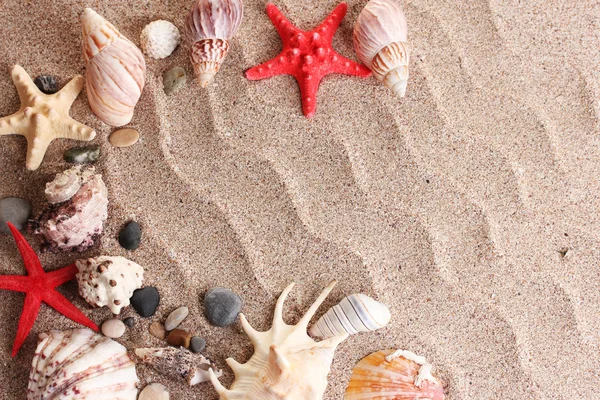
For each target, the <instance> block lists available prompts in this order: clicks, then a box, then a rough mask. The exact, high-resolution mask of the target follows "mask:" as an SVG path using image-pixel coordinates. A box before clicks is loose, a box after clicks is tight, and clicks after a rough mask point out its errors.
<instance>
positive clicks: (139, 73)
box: [81, 8, 146, 126]
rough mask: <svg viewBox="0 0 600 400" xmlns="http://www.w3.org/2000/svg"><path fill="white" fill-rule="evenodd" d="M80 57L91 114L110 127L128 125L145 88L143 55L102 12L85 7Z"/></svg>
mask: <svg viewBox="0 0 600 400" xmlns="http://www.w3.org/2000/svg"><path fill="white" fill-rule="evenodd" d="M81 24H82V26H83V57H84V59H85V62H86V68H87V71H86V74H85V82H86V90H87V96H88V101H89V103H90V107H91V108H92V111H94V114H96V116H97V117H98V118H100V119H101V120H102V121H103V122H105V123H106V124H108V125H111V126H123V125H126V124H128V123H129V122H130V121H131V118H132V117H133V110H134V108H135V106H136V104H137V102H138V100H139V99H140V96H141V95H142V90H144V82H145V80H146V62H145V60H144V55H143V54H142V52H141V51H140V49H138V48H137V47H136V46H135V45H134V44H133V43H131V41H130V40H129V39H127V38H126V37H125V36H123V35H122V34H121V33H120V32H119V31H118V30H117V28H115V27H114V26H113V25H112V24H111V23H110V22H108V21H107V20H105V19H104V18H103V17H102V16H101V15H99V14H98V13H97V12H95V11H94V10H92V9H91V8H86V9H85V11H84V13H83V17H82V21H81Z"/></svg>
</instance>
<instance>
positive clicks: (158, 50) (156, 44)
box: [140, 20, 181, 59]
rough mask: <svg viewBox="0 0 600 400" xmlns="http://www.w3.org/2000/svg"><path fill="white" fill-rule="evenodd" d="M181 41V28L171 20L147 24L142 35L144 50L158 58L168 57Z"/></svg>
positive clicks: (141, 41)
mask: <svg viewBox="0 0 600 400" xmlns="http://www.w3.org/2000/svg"><path fill="white" fill-rule="evenodd" d="M180 42H181V35H180V34H179V29H177V27H176V26H175V25H173V24H172V23H171V22H169V21H164V20H158V21H154V22H151V23H149V24H148V25H146V27H145V28H144V30H142V34H141V35H140V43H141V45H142V50H143V51H144V53H146V54H148V56H150V57H152V58H156V59H162V58H167V57H169V56H170V55H171V53H173V51H174V50H175V48H177V46H178V45H179V43H180Z"/></svg>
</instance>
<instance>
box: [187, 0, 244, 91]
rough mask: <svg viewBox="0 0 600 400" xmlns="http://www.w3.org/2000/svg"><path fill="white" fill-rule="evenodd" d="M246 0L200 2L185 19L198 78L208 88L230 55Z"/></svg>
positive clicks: (200, 0) (205, 0) (196, 3)
mask: <svg viewBox="0 0 600 400" xmlns="http://www.w3.org/2000/svg"><path fill="white" fill-rule="evenodd" d="M243 13H244V6H243V4H242V0H196V1H195V2H194V5H193V6H192V8H191V10H190V12H189V13H188V15H187V18H186V19H185V36H186V38H187V40H188V42H189V44H190V46H191V48H190V59H191V61H192V65H193V66H194V72H195V74H196V79H197V80H198V82H199V83H200V85H201V86H202V87H206V86H207V85H208V83H209V82H210V81H211V80H212V79H213V78H214V76H215V75H216V73H217V72H218V71H219V68H220V67H221V64H222V63H223V60H224V59H225V56H226V55H227V53H228V52H229V39H231V38H232V37H233V35H235V33H236V32H237V30H238V28H239V27H240V24H241V22H242V15H243Z"/></svg>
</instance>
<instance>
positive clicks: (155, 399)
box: [138, 383, 169, 400]
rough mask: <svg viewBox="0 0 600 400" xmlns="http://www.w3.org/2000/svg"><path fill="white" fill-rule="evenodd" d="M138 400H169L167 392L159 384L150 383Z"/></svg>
mask: <svg viewBox="0 0 600 400" xmlns="http://www.w3.org/2000/svg"><path fill="white" fill-rule="evenodd" d="M138 400H169V392H168V391H167V388H166V387H164V386H163V385H161V384H160V383H151V384H149V385H148V386H146V387H145V388H144V390H142V392H141V393H140V397H138Z"/></svg>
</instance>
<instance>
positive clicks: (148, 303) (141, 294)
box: [130, 286, 160, 318]
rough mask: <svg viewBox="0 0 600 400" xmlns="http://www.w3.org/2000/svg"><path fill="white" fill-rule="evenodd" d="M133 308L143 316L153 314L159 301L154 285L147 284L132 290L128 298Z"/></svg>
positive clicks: (146, 316)
mask: <svg viewBox="0 0 600 400" xmlns="http://www.w3.org/2000/svg"><path fill="white" fill-rule="evenodd" d="M130 302H131V306H132V307H133V309H134V310H135V311H136V312H137V313H138V314H140V316H142V317H144V318H148V317H151V316H153V315H154V313H155V312H156V307H158V303H159V302H160V295H159V294H158V290H156V288H155V287H152V286H147V287H145V288H143V289H138V290H136V291H134V292H133V296H131V299H130Z"/></svg>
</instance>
